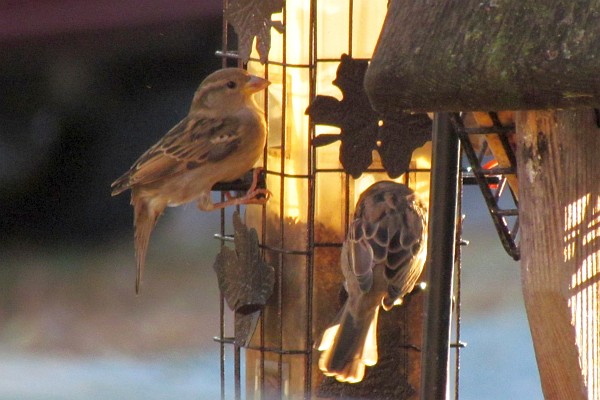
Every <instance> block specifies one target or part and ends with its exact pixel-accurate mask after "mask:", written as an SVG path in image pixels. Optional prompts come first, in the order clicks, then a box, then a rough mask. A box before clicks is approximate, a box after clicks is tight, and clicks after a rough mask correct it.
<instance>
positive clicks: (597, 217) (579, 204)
mask: <svg viewBox="0 0 600 400" xmlns="http://www.w3.org/2000/svg"><path fill="white" fill-rule="evenodd" d="M516 123H517V162H518V169H519V186H520V195H521V203H520V204H521V210H520V218H521V227H522V240H521V248H522V249H523V251H522V260H521V272H522V281H523V294H524V298H525V307H526V309H527V315H528V318H529V324H530V328H531V334H532V337H533V343H534V348H535V353H536V358H537V362H538V368H539V371H540V377H541V381H542V389H543V392H544V397H545V398H546V399H557V400H558V399H588V400H591V399H600V342H599V338H600V154H599V150H600V128H598V125H597V120H596V115H595V113H594V111H593V110H589V109H587V110H582V109H578V110H568V111H521V112H517V114H516Z"/></svg>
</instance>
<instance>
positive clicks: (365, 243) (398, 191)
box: [317, 181, 427, 383]
mask: <svg viewBox="0 0 600 400" xmlns="http://www.w3.org/2000/svg"><path fill="white" fill-rule="evenodd" d="M426 247H427V221H426V209H425V207H424V206H423V205H422V204H421V203H420V201H419V200H418V199H417V196H416V194H415V193H414V192H413V191H412V190H411V189H409V188H408V187H407V186H405V185H403V184H400V183H396V182H390V181H382V182H377V183H375V184H373V185H371V186H370V187H369V188H368V189H367V190H365V191H364V192H363V193H362V194H361V195H360V198H359V199H358V202H357V205H356V211H355V213H354V220H353V221H352V222H351V223H350V227H349V230H348V235H347V237H346V240H345V241H344V244H343V246H342V254H341V259H340V264H341V268H342V272H343V274H344V278H345V280H346V281H345V283H344V286H345V289H346V291H347V292H348V299H347V300H346V303H345V304H344V306H343V307H342V309H341V311H340V312H339V313H338V315H337V317H336V318H335V320H334V322H333V323H332V325H331V326H330V327H329V328H327V329H326V330H325V332H324V333H323V337H322V339H321V341H320V343H319V344H318V347H317V348H318V350H319V351H322V352H323V353H322V354H321V356H320V358H319V369H321V371H323V373H324V374H325V375H327V376H335V378H336V379H337V380H338V381H340V382H350V383H354V382H360V381H361V380H362V379H363V377H364V374H365V366H372V365H375V364H376V363H377V358H378V352H377V316H378V314H379V307H380V306H382V307H383V308H384V310H386V311H388V310H390V309H391V308H392V307H393V306H394V305H396V304H400V303H401V302H402V297H403V296H405V295H406V294H407V293H409V292H410V291H411V290H412V289H413V287H414V285H415V283H416V282H417V279H418V278H419V276H420V275H421V272H422V271H423V265H424V263H425V256H426Z"/></svg>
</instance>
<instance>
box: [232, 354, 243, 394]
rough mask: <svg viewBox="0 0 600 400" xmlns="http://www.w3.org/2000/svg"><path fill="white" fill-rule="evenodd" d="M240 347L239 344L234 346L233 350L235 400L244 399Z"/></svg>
mask: <svg viewBox="0 0 600 400" xmlns="http://www.w3.org/2000/svg"><path fill="white" fill-rule="evenodd" d="M240 358H241V357H240V346H238V345H237V344H235V345H234V348H233V363H234V369H233V375H234V393H235V400H240V399H241V398H242V384H241V366H240V364H241V360H240Z"/></svg>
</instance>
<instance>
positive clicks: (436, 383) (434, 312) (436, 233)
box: [421, 113, 460, 400]
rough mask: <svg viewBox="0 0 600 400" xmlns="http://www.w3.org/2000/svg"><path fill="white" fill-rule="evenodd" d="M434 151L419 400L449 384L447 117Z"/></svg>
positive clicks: (452, 189)
mask: <svg viewBox="0 0 600 400" xmlns="http://www.w3.org/2000/svg"><path fill="white" fill-rule="evenodd" d="M432 147H433V151H432V166H431V172H432V175H431V199H430V204H429V239H428V249H427V250H428V253H427V255H428V259H427V282H428V291H427V296H426V299H425V330H424V334H423V336H424V337H423V352H422V354H421V365H422V374H421V400H443V399H445V398H446V389H447V381H448V365H449V364H448V353H449V351H448V347H449V341H450V316H451V307H452V300H451V297H452V275H453V274H452V272H453V268H454V254H455V244H456V243H455V242H456V202H457V185H458V170H459V168H458V167H459V156H458V155H459V149H460V145H459V141H458V136H457V135H456V133H455V131H454V129H453V128H452V125H451V124H450V118H449V115H448V114H447V113H436V114H435V117H434V119H433V146H432Z"/></svg>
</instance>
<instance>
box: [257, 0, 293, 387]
mask: <svg viewBox="0 0 600 400" xmlns="http://www.w3.org/2000/svg"><path fill="white" fill-rule="evenodd" d="M282 23H283V26H284V27H286V26H287V7H286V3H285V2H283V9H282ZM282 35H283V43H282V53H283V54H282V59H281V61H282V68H281V71H282V76H281V87H282V89H281V164H280V172H281V177H280V180H279V182H280V189H279V202H280V204H279V234H280V236H279V240H280V243H281V248H282V249H285V246H286V240H285V212H286V209H285V199H286V198H285V180H286V179H289V178H286V177H285V173H286V151H287V145H288V143H286V139H287V137H286V133H287V129H286V126H287V102H288V98H287V29H285V30H284V31H283V34H282ZM278 258H279V274H278V275H277V288H278V290H277V323H278V333H279V338H278V345H279V346H278V349H279V350H283V343H284V340H283V331H284V329H283V296H284V292H283V282H284V279H283V274H284V268H285V256H284V254H283V253H279V257H278ZM277 393H278V396H277V398H279V399H281V398H283V355H282V351H279V352H278V354H277ZM263 399H265V397H264V393H263Z"/></svg>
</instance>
